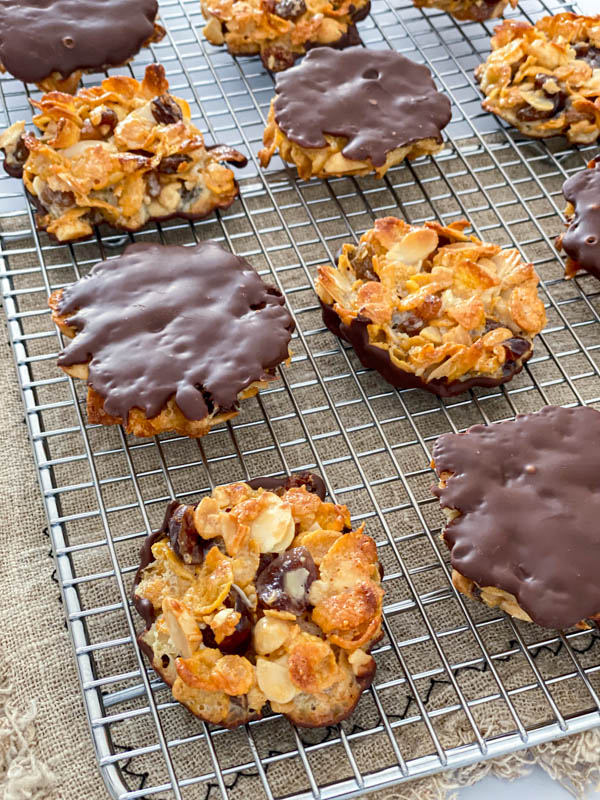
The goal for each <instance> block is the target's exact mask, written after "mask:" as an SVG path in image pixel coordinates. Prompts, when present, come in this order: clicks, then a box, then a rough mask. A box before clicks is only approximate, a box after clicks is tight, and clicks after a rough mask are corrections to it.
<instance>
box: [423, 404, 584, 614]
mask: <svg viewBox="0 0 600 800" xmlns="http://www.w3.org/2000/svg"><path fill="white" fill-rule="evenodd" d="M433 459H434V462H435V469H436V472H437V474H438V475H440V474H441V473H444V472H451V473H454V475H453V476H452V477H451V478H449V479H448V481H447V485H446V488H445V489H442V488H436V489H435V490H434V494H436V495H437V496H438V497H439V498H440V503H441V505H442V507H443V508H452V509H457V510H458V511H460V513H461V516H459V517H457V518H456V519H454V520H453V521H452V522H450V523H449V524H448V526H447V527H446V529H445V531H444V539H445V541H446V543H447V544H448V546H449V547H450V549H451V551H452V554H451V561H452V566H453V567H454V568H455V569H457V570H458V571H459V572H460V573H461V574H462V575H464V576H465V577H467V578H470V579H471V580H474V581H476V583H478V584H479V586H495V587H498V588H500V589H503V590H504V591H505V592H509V593H510V594H513V595H514V596H515V597H516V598H517V601H518V603H519V605H520V606H521V608H523V609H524V610H525V611H526V612H527V613H528V614H529V616H530V617H531V618H532V620H533V621H534V622H537V623H538V624H539V625H542V626H544V627H546V628H568V627H570V626H571V625H574V624H575V623H577V622H579V621H580V620H584V619H587V618H590V617H591V616H593V615H594V614H597V613H598V612H600V581H599V580H598V575H599V574H600V533H599V531H598V520H599V519H600V492H599V491H598V472H599V470H600V413H599V412H598V411H595V410H594V409H591V408H584V407H577V408H560V407H557V406H546V407H545V408H543V409H542V410H541V411H540V412H538V413H536V414H528V415H521V416H518V417H517V418H516V420H515V421H514V422H513V421H510V422H503V423H501V424H498V425H490V426H488V427H486V426H483V425H476V426H475V427H473V428H470V429H469V430H468V431H467V432H466V433H464V434H445V435H443V436H440V438H439V439H438V440H437V442H436V445H435V447H434V449H433Z"/></svg>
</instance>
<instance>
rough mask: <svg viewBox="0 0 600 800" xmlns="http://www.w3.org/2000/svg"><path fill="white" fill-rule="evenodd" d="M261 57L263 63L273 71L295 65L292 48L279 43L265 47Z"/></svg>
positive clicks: (279, 70)
mask: <svg viewBox="0 0 600 800" xmlns="http://www.w3.org/2000/svg"><path fill="white" fill-rule="evenodd" d="M260 57H261V59H262V62H263V64H264V65H265V67H266V68H267V69H270V70H271V72H281V71H282V70H284V69H288V68H289V67H293V66H294V61H295V56H294V54H293V53H292V51H291V50H287V49H286V48H285V47H280V46H278V45H272V46H271V47H265V49H264V50H263V51H262V52H261V54H260Z"/></svg>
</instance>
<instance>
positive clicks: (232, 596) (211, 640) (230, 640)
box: [202, 586, 252, 655]
mask: <svg viewBox="0 0 600 800" xmlns="http://www.w3.org/2000/svg"><path fill="white" fill-rule="evenodd" d="M243 594H244V593H243V592H242V590H241V589H238V587H237V586H234V588H232V590H231V591H230V592H229V595H228V596H227V598H226V600H225V603H224V605H225V607H226V608H233V610H234V611H237V612H238V613H239V615H240V619H239V622H238V624H237V625H236V626H235V630H234V631H233V633H231V634H229V636H226V637H225V638H224V639H223V640H222V641H221V642H217V640H216V639H215V634H214V631H213V629H212V628H211V627H209V626H208V625H207V626H206V628H204V629H203V630H202V641H203V642H204V645H205V646H206V647H212V648H218V649H219V650H220V651H221V652H222V653H225V654H227V655H240V654H241V653H245V652H246V650H247V649H248V644H249V643H250V637H251V636H252V614H251V613H250V607H249V604H248V601H247V600H245V599H244V598H245V595H244V597H242V595H243Z"/></svg>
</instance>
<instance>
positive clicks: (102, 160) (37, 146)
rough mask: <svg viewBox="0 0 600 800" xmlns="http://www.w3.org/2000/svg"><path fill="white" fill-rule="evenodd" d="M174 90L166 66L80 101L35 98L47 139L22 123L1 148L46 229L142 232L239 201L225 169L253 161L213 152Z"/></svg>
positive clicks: (63, 237) (62, 237)
mask: <svg viewBox="0 0 600 800" xmlns="http://www.w3.org/2000/svg"><path fill="white" fill-rule="evenodd" d="M168 90H169V84H168V82H167V80H166V78H165V71H164V68H163V67H162V66H160V65H158V64H150V65H149V66H148V67H147V68H146V75H145V78H144V80H143V81H142V82H141V83H139V82H138V81H136V80H135V79H134V78H128V77H125V76H123V75H119V76H116V77H112V78H107V79H106V80H103V81H102V84H101V85H100V86H95V87H92V88H85V89H81V90H80V91H79V92H78V93H77V94H76V95H69V94H63V93H61V92H50V93H49V94H45V95H43V97H42V98H41V100H39V101H38V100H32V103H33V105H34V106H35V107H36V108H37V109H39V111H40V113H39V114H38V115H37V116H35V117H34V120H33V121H34V123H35V124H36V126H37V127H38V128H39V129H40V131H41V137H40V138H38V137H36V136H35V135H34V134H33V133H29V132H25V123H24V122H15V124H14V125H12V126H11V127H10V128H8V130H6V131H5V132H4V133H3V134H2V136H0V149H2V150H4V152H5V155H6V158H5V161H4V166H5V169H6V171H7V172H8V173H9V174H10V175H13V176H17V177H18V176H20V175H22V177H23V181H24V183H25V187H26V189H27V191H28V192H29V194H30V196H31V197H32V198H33V200H34V202H35V204H36V206H37V207H38V209H39V213H38V215H37V222H38V226H39V227H40V229H42V230H45V231H47V232H48V233H49V234H51V235H52V236H54V237H55V238H56V239H58V240H59V241H72V240H74V239H80V238H82V237H85V236H89V235H90V234H91V233H92V230H93V226H94V225H96V224H99V223H101V222H106V223H108V224H109V225H111V226H112V227H113V228H118V229H121V230H127V231H137V230H139V229H140V228H143V226H144V225H145V224H146V223H148V222H151V221H156V220H164V219H168V218H170V217H173V216H180V217H185V218H187V219H201V218H202V217H205V216H207V215H208V214H210V213H211V212H212V211H214V209H216V208H227V207H228V206H230V205H231V203H233V201H234V200H235V198H236V197H237V194H238V187H237V184H236V182H235V180H234V177H233V172H232V171H231V170H230V169H229V168H228V167H226V166H224V165H222V164H221V163H220V162H221V161H231V162H234V163H237V164H241V165H244V164H245V163H246V159H245V158H244V156H242V155H241V153H238V152H237V151H236V150H232V149H231V148H229V147H225V146H219V145H217V146H214V147H206V146H205V144H204V138H203V136H202V133H201V132H200V131H199V130H198V128H196V126H195V125H193V124H192V122H191V121H190V109H189V106H188V104H187V103H186V101H185V100H182V99H181V98H178V97H173V96H172V95H170V94H169V93H168Z"/></svg>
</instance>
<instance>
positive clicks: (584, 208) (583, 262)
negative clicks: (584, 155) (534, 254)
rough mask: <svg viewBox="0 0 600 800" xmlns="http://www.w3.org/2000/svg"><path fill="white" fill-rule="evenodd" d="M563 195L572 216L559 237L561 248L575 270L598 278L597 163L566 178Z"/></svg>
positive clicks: (599, 217) (599, 218)
mask: <svg viewBox="0 0 600 800" xmlns="http://www.w3.org/2000/svg"><path fill="white" fill-rule="evenodd" d="M563 194H564V196H565V198H566V199H567V201H568V202H569V203H572V205H573V206H574V208H575V214H574V216H573V220H572V222H571V223H570V224H569V227H568V228H567V230H566V231H565V233H564V234H563V236H562V247H563V249H564V251H565V253H566V254H567V255H568V256H569V258H571V259H572V260H573V261H574V262H575V264H574V266H576V267H577V268H578V269H585V270H586V271H587V272H590V273H591V274H592V275H595V276H596V278H600V162H599V161H595V162H592V164H591V168H589V169H584V170H582V171H581V172H578V173H577V174H576V175H572V176H571V177H570V178H568V179H567V180H566V181H565V183H564V184H563Z"/></svg>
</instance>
